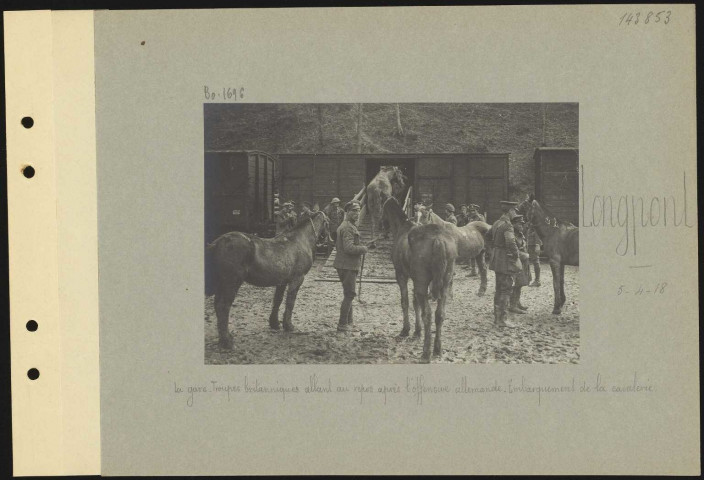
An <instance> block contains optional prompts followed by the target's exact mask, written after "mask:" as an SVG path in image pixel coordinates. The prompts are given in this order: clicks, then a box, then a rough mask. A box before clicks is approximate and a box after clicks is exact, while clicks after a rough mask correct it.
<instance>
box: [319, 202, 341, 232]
mask: <svg viewBox="0 0 704 480" xmlns="http://www.w3.org/2000/svg"><path fill="white" fill-rule="evenodd" d="M323 212H325V215H327V216H328V221H329V222H330V236H331V237H332V239H333V240H337V227H339V226H340V225H341V224H342V222H343V220H344V219H345V211H344V210H343V209H342V208H340V199H339V198H337V197H335V198H333V199H332V201H331V202H330V205H328V206H327V207H325V208H324V209H323Z"/></svg>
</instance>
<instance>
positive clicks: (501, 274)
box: [489, 201, 521, 327]
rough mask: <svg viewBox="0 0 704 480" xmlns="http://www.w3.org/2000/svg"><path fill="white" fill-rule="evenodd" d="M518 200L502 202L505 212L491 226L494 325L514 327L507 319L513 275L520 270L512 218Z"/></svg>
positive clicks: (490, 264) (502, 209)
mask: <svg viewBox="0 0 704 480" xmlns="http://www.w3.org/2000/svg"><path fill="white" fill-rule="evenodd" d="M516 205H518V202H508V201H502V202H501V211H502V212H503V214H502V215H501V217H499V219H498V220H497V221H496V222H494V225H492V227H491V234H492V244H493V247H494V253H493V255H492V256H491V262H489V268H490V269H491V270H493V271H494V273H495V274H496V291H495V292H494V325H496V326H497V327H513V326H514V325H512V324H511V323H509V322H507V321H506V317H507V316H508V306H509V302H510V300H511V293H512V292H513V277H514V275H516V274H517V273H518V272H519V271H520V269H521V268H520V261H519V258H518V246H517V245H516V237H515V235H514V233H513V225H511V218H512V217H513V216H515V215H516V213H515V212H514V211H513V207H515V206H516Z"/></svg>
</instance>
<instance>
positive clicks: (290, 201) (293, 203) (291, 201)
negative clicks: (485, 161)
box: [288, 200, 518, 206]
mask: <svg viewBox="0 0 704 480" xmlns="http://www.w3.org/2000/svg"><path fill="white" fill-rule="evenodd" d="M288 203H290V204H291V206H293V205H295V204H296V202H294V201H293V200H289V201H288ZM516 205H518V204H516Z"/></svg>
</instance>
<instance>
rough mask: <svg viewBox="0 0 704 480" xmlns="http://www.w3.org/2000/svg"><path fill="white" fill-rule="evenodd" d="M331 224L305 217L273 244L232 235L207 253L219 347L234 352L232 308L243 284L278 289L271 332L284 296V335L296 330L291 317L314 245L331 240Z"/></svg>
mask: <svg viewBox="0 0 704 480" xmlns="http://www.w3.org/2000/svg"><path fill="white" fill-rule="evenodd" d="M329 233H330V232H329V230H328V218H327V217H326V216H325V214H324V213H323V212H315V213H313V214H312V215H311V216H306V217H305V218H303V219H302V220H301V221H299V222H298V224H296V226H295V227H294V228H292V229H291V230H288V231H286V232H284V233H281V234H279V235H277V236H276V237H274V238H259V237H256V236H253V235H249V234H246V233H240V232H230V233H226V234H225V235H222V236H221V237H219V238H217V239H216V240H215V241H214V242H213V243H211V244H209V245H208V246H207V247H206V252H205V253H206V265H205V268H206V272H205V273H206V292H205V293H206V295H212V294H213V293H214V294H215V313H216V315H217V317H218V333H219V336H220V346H221V347H222V348H227V349H231V348H232V335H231V334H230V332H229V327H228V324H229V318H230V307H231V306H232V302H233V301H234V300H235V297H236V296H237V291H238V290H239V289H240V287H241V286H242V283H244V282H247V283H249V284H252V285H255V286H257V287H274V286H275V287H276V291H275V293H274V303H273V306H272V309H271V315H270V316H269V326H270V327H271V328H272V329H274V330H278V329H279V306H280V305H281V302H282V300H283V298H284V291H285V290H286V287H287V286H288V292H287V294H286V310H285V311H284V321H283V324H284V330H286V331H287V332H290V331H292V330H293V323H291V315H292V313H293V306H294V304H295V303H296V295H297V294H298V289H299V288H300V286H301V284H302V283H303V280H304V278H305V275H306V274H307V273H308V271H309V270H310V268H311V266H312V265H313V260H314V259H315V251H314V249H315V244H316V241H317V240H318V239H319V238H328V237H329Z"/></svg>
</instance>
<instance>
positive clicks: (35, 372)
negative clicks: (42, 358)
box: [27, 368, 39, 380]
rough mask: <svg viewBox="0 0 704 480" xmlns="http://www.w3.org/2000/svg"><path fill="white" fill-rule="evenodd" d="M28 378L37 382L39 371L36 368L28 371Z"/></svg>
mask: <svg viewBox="0 0 704 480" xmlns="http://www.w3.org/2000/svg"><path fill="white" fill-rule="evenodd" d="M27 376H28V377H29V379H30V380H36V379H37V378H39V370H37V369H36V368H30V369H29V370H27Z"/></svg>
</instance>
